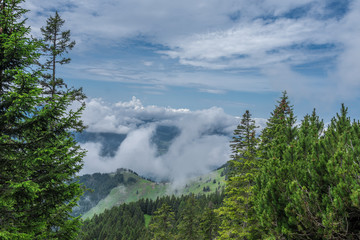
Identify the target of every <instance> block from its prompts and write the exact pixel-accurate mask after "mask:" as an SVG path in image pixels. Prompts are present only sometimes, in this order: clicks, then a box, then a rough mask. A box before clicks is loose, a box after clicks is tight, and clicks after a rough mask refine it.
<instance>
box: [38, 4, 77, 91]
mask: <svg viewBox="0 0 360 240" xmlns="http://www.w3.org/2000/svg"><path fill="white" fill-rule="evenodd" d="M64 23H65V21H64V20H63V19H61V17H60V15H59V13H58V12H57V11H56V12H55V16H50V17H49V18H48V19H47V21H46V26H45V27H42V28H41V32H42V35H43V38H44V39H43V47H42V51H43V55H44V56H45V57H46V60H45V63H44V64H43V65H42V67H43V68H44V70H46V71H47V72H46V73H44V74H43V81H42V85H43V86H44V88H45V89H46V91H45V92H46V93H47V94H50V95H51V96H54V94H61V93H63V91H64V88H65V89H66V88H67V86H66V84H65V82H64V81H63V79H62V78H58V77H57V76H56V70H57V65H58V64H60V65H63V64H68V63H70V61H71V59H70V58H68V57H64V54H66V53H68V52H69V50H71V49H72V48H73V47H74V46H75V41H71V40H70V30H66V31H62V30H61V28H62V27H63V25H64ZM77 92H78V93H79V94H80V95H81V89H79V90H78V91H77Z"/></svg>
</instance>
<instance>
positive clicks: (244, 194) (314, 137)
mask: <svg viewBox="0 0 360 240" xmlns="http://www.w3.org/2000/svg"><path fill="white" fill-rule="evenodd" d="M256 128H257V127H256V126H255V121H254V120H253V119H252V118H251V114H250V112H249V111H246V112H245V113H244V115H243V117H242V119H241V122H240V124H239V125H238V126H237V128H236V129H235V130H234V137H233V140H232V141H231V143H230V146H231V148H232V155H231V160H230V161H229V162H228V164H227V168H226V174H227V185H226V189H225V197H224V199H223V200H222V201H221V199H222V197H220V196H222V195H221V194H219V195H210V197H209V198H211V199H207V197H205V196H199V197H194V196H183V197H181V198H176V197H165V198H160V199H157V200H156V201H151V200H141V201H139V202H137V203H134V204H132V205H126V206H127V207H128V208H129V207H130V206H132V207H133V208H134V209H133V210H131V211H130V210H123V211H125V212H127V211H130V212H129V213H125V212H121V211H122V210H120V209H125V208H126V207H125V206H122V207H121V208H114V209H113V210H110V211H107V212H106V213H104V215H99V216H97V217H96V218H94V219H93V220H90V221H86V222H85V224H84V227H83V231H84V232H83V235H82V236H83V238H81V239H244V240H245V239H246V240H249V239H360V123H359V121H355V120H351V119H350V118H349V117H348V109H347V108H346V107H345V106H344V105H342V106H341V110H340V113H338V114H336V116H335V117H334V118H332V120H331V123H330V124H329V125H328V126H327V127H325V126H324V123H323V121H322V120H320V117H319V116H317V114H316V111H315V110H314V111H313V112H312V114H311V115H306V116H305V117H304V118H303V119H302V120H301V121H300V122H298V121H297V119H296V117H295V115H294V110H293V106H292V105H291V104H290V102H289V100H288V96H287V94H286V92H284V93H283V95H282V97H281V98H280V100H279V101H278V104H277V105H276V106H275V109H274V110H273V112H272V113H271V116H270V118H269V119H268V122H267V126H266V127H265V128H264V129H263V130H262V131H261V133H260V134H257V133H256ZM213 198H215V199H213ZM114 211H117V212H118V214H120V215H119V216H125V215H127V216H128V217H129V219H127V218H126V217H124V218H123V220H122V221H123V223H120V222H119V221H120V220H116V214H115V213H114ZM120 212H121V213H120ZM130 213H131V214H130ZM106 214H108V215H106ZM144 214H146V215H145V216H148V215H150V216H151V221H150V224H149V227H148V228H146V226H145V222H144V217H143V215H144ZM110 216H112V218H111V217H110ZM131 216H136V219H138V220H137V221H135V220H132V219H131ZM95 219H96V220H95ZM111 219H112V220H111ZM119 219H122V218H121V217H120V218H119ZM126 219H127V220H126ZM95 221H98V222H97V223H95ZM102 221H105V222H106V224H105V223H101V222H102ZM126 221H128V222H130V223H131V224H133V223H132V221H135V222H136V224H135V225H136V227H135V225H129V224H130V223H129V224H124V222H126ZM114 224H119V225H117V227H116V228H115V225H114ZM96 226H98V227H97V228H96ZM99 226H103V227H99ZM104 229H107V230H104ZM138 229H141V231H137V230H138ZM113 231H117V232H119V234H118V235H116V234H114V232H113ZM126 232H128V235H126ZM101 233H102V234H103V235H101V236H100V235H99V234H101ZM104 234H105V235H104ZM139 234H140V235H139ZM141 234H142V235H141ZM131 237H133V238H131Z"/></svg>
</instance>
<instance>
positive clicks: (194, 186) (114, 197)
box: [82, 169, 225, 219]
mask: <svg viewBox="0 0 360 240" xmlns="http://www.w3.org/2000/svg"><path fill="white" fill-rule="evenodd" d="M222 171H223V169H219V170H217V171H214V172H211V173H209V174H206V175H204V176H201V177H197V178H195V179H192V180H190V181H189V182H188V183H187V184H186V185H185V186H184V187H181V188H178V189H176V190H175V192H176V194H177V195H181V194H190V193H193V194H199V193H212V192H215V191H217V190H221V189H222V188H223V187H224V186H225V177H224V176H223V177H221V176H220V175H221V172H222ZM124 177H125V179H126V180H127V178H129V177H133V178H135V179H136V180H137V182H136V183H134V184H132V185H129V186H124V185H119V186H117V187H116V188H114V189H112V190H111V192H110V194H109V195H108V196H107V197H106V198H104V199H102V200H101V201H100V202H99V203H98V204H97V205H96V206H95V207H93V208H92V209H90V210H89V211H88V212H86V213H85V214H84V215H83V216H82V218H83V219H87V218H92V217H93V216H94V214H100V213H102V212H104V211H105V209H110V208H112V207H113V206H118V205H120V204H122V203H129V202H134V201H137V200H139V199H141V198H149V199H156V198H157V197H160V196H164V195H166V194H173V193H174V190H171V185H170V184H163V183H154V182H150V181H148V180H146V179H143V178H141V177H139V176H136V175H135V174H132V173H130V172H124ZM214 179H215V180H216V183H214ZM204 187H209V188H210V192H203V188H204Z"/></svg>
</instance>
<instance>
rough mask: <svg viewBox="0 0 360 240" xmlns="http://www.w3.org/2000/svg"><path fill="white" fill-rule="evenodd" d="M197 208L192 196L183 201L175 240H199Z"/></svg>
mask: <svg viewBox="0 0 360 240" xmlns="http://www.w3.org/2000/svg"><path fill="white" fill-rule="evenodd" d="M198 214H199V206H198V203H197V201H196V200H195V197H194V196H193V195H191V196H189V198H188V199H187V200H186V201H185V206H184V208H183V209H181V212H180V219H179V220H178V221H179V224H178V226H177V235H176V236H177V238H178V239H188V240H198V239H200V228H199V221H200V219H199V215H198Z"/></svg>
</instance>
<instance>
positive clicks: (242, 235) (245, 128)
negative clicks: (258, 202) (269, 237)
mask: <svg viewBox="0 0 360 240" xmlns="http://www.w3.org/2000/svg"><path fill="white" fill-rule="evenodd" d="M255 129H256V126H255V121H254V120H253V119H252V118H251V114H250V112H249V111H248V110H247V111H246V112H245V113H244V115H243V117H242V119H241V122H240V124H239V125H238V126H237V128H236V129H235V130H234V137H233V141H232V143H231V145H230V146H231V147H232V149H233V155H232V157H233V159H232V160H230V162H229V177H228V180H227V182H226V184H227V185H226V189H225V193H226V197H225V199H224V204H223V206H222V207H221V208H220V209H219V210H218V212H219V214H220V217H221V220H222V222H221V226H220V229H221V230H220V237H219V239H249V238H250V237H251V235H252V232H253V230H254V228H255V227H256V220H255V216H254V211H253V187H254V183H255V181H254V180H255V178H256V174H257V171H258V162H257V161H258V159H257V156H256V152H257V142H258V140H257V138H256V133H255Z"/></svg>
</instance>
